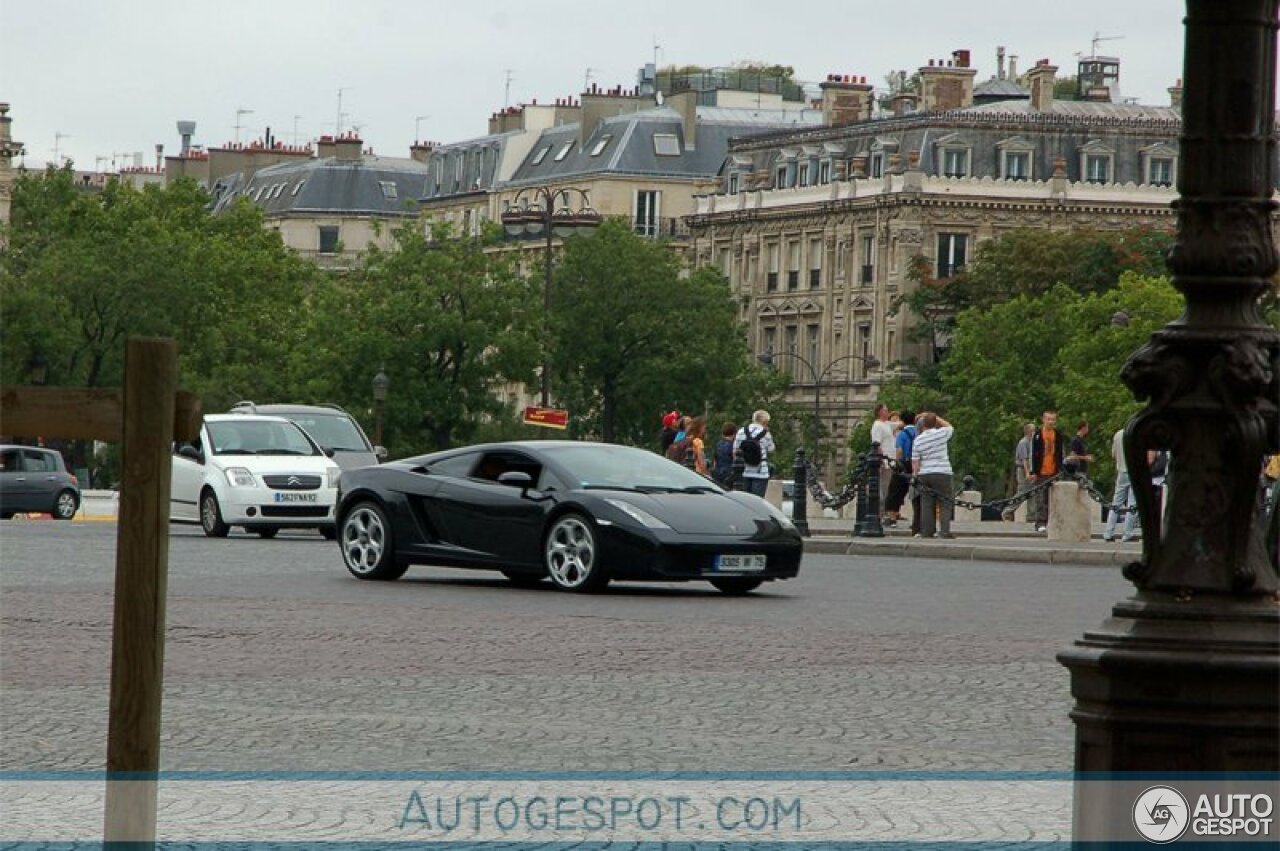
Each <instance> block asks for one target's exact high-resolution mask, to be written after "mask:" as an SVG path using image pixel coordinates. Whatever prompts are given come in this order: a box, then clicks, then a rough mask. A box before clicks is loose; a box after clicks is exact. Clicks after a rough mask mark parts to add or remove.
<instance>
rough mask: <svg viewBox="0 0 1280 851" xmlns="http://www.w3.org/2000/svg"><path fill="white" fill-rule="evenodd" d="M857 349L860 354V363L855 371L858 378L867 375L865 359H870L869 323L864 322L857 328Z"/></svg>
mask: <svg viewBox="0 0 1280 851" xmlns="http://www.w3.org/2000/svg"><path fill="white" fill-rule="evenodd" d="M858 348H859V350H860V351H861V354H862V358H863V360H862V362H861V363H860V364H858V365H857V366H856V367H855V369H857V371H858V375H859V377H865V376H866V374H867V360H866V359H867V358H869V357H871V323H869V322H864V323H862V324H860V325H859V326H858Z"/></svg>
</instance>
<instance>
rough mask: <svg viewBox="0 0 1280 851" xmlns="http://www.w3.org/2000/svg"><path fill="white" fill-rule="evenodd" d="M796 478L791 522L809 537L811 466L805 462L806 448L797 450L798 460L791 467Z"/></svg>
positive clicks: (792, 496) (792, 474)
mask: <svg viewBox="0 0 1280 851" xmlns="http://www.w3.org/2000/svg"><path fill="white" fill-rule="evenodd" d="M791 478H792V479H794V480H795V493H793V494H792V495H791V522H792V523H794V524H795V527H796V531H798V532H799V533H800V534H801V535H804V536H805V537H806V538H807V537H809V467H808V465H807V464H805V462H804V450H803V449H797V450H796V462H795V465H794V466H793V467H792V468H791Z"/></svg>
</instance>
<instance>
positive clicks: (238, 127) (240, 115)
mask: <svg viewBox="0 0 1280 851" xmlns="http://www.w3.org/2000/svg"><path fill="white" fill-rule="evenodd" d="M246 115H253V110H252V109H245V108H244V107H243V106H242V107H240V108H239V109H237V110H236V123H235V129H236V144H237V145H238V144H240V130H241V127H242V126H243V125H241V124H240V119H241V118H243V117H244V116H246Z"/></svg>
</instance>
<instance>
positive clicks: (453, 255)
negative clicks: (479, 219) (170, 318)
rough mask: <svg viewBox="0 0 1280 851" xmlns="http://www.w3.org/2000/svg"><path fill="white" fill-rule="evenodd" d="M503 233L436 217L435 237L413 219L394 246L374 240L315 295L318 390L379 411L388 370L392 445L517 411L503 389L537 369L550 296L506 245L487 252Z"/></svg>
mask: <svg viewBox="0 0 1280 851" xmlns="http://www.w3.org/2000/svg"><path fill="white" fill-rule="evenodd" d="M496 238H497V235H496V231H495V230H493V229H491V230H488V231H486V234H485V235H484V237H483V238H482V239H479V240H474V239H465V238H455V237H454V236H453V234H452V232H451V230H450V228H449V226H448V225H436V226H435V227H434V228H433V230H432V233H431V238H430V239H428V238H427V235H426V234H425V233H424V232H423V229H422V225H421V224H420V223H419V222H408V223H405V224H403V225H401V226H399V227H397V228H396V229H395V230H394V231H393V233H392V240H393V243H394V244H393V247H392V248H391V249H390V250H386V251H383V250H380V249H378V248H376V247H373V248H371V249H370V250H369V252H368V253H367V255H366V256H365V257H364V259H363V261H362V263H361V265H360V267H359V268H358V269H357V270H355V271H354V272H353V273H352V274H351V275H349V276H345V277H335V278H332V279H330V280H329V281H327V282H326V283H325V284H324V285H322V286H321V287H320V288H319V289H318V290H317V292H316V294H315V297H314V298H312V299H311V301H310V304H309V312H310V315H311V318H310V322H309V327H308V329H307V332H306V339H307V341H308V342H307V346H306V350H305V351H306V355H305V358H306V361H305V362H302V363H297V364H295V370H296V372H297V374H298V375H299V376H300V377H303V376H305V379H304V380H302V381H300V382H299V386H300V387H301V388H302V391H303V392H304V393H305V394H306V396H307V397H308V398H313V399H325V400H329V401H337V402H339V403H344V404H347V405H350V406H351V407H352V408H353V409H354V410H357V411H359V410H367V407H368V404H367V400H368V399H369V394H370V390H369V387H370V382H371V380H372V378H373V375H374V373H376V372H377V371H378V370H379V369H383V370H385V371H386V374H387V376H388V377H389V378H390V380H391V386H390V389H389V391H388V394H387V400H386V411H385V431H386V434H387V435H388V436H389V439H388V440H387V441H386V442H387V443H388V445H389V448H390V449H392V454H409V453H411V452H422V451H426V450H427V449H446V448H448V447H450V446H452V445H454V444H455V443H457V442H461V441H466V440H468V439H469V438H470V437H471V436H472V435H473V434H475V432H476V430H477V429H478V428H480V427H481V426H482V424H484V423H486V422H488V421H490V420H492V419H495V418H496V419H497V420H502V419H503V418H505V417H509V415H510V410H509V407H508V406H506V405H504V404H503V403H502V402H501V401H500V399H499V398H498V390H499V388H500V387H501V386H502V385H504V384H506V383H508V382H513V381H516V382H518V381H529V380H531V379H532V378H533V365H534V363H536V361H537V338H536V326H535V324H534V322H533V321H532V318H533V317H535V316H538V315H539V312H540V307H541V298H540V294H539V293H537V292H536V291H535V290H534V288H533V287H532V285H531V284H530V282H529V281H527V280H525V279H523V278H521V277H520V276H518V275H516V274H515V272H514V270H513V269H512V267H511V264H510V262H509V260H508V258H507V256H506V255H505V254H503V253H501V252H494V251H489V250H486V249H487V248H489V247H491V246H492V245H493V244H494V242H495V240H496ZM533 305H538V307H539V310H538V311H535V310H532V309H531V307H532V306H533Z"/></svg>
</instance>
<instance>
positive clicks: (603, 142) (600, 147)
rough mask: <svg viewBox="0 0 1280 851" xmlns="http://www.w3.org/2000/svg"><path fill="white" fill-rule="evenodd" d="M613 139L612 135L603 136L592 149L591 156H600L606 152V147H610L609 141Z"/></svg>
mask: <svg viewBox="0 0 1280 851" xmlns="http://www.w3.org/2000/svg"><path fill="white" fill-rule="evenodd" d="M612 139H613V137H612V136H601V137H600V141H599V142H596V144H595V147H593V148H592V149H591V156H593V157H598V156H600V154H602V153H604V149H605V148H607V147H609V142H610V140H612Z"/></svg>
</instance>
